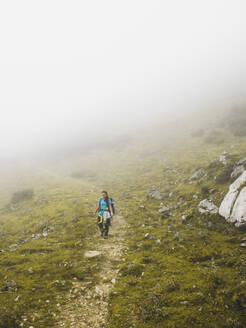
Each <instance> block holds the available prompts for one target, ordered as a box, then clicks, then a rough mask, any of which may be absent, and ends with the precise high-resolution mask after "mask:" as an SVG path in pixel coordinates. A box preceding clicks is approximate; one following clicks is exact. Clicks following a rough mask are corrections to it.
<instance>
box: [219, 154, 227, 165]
mask: <svg viewBox="0 0 246 328" xmlns="http://www.w3.org/2000/svg"><path fill="white" fill-rule="evenodd" d="M225 155H226V154H225V152H224V153H223V154H222V155H220V156H219V161H220V162H221V163H222V164H224V165H226V163H227V162H226V156H225Z"/></svg>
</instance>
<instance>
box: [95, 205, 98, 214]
mask: <svg viewBox="0 0 246 328" xmlns="http://www.w3.org/2000/svg"><path fill="white" fill-rule="evenodd" d="M98 210H99V204H98V205H97V208H96V211H95V214H97V212H98Z"/></svg>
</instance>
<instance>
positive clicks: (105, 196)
mask: <svg viewBox="0 0 246 328" xmlns="http://www.w3.org/2000/svg"><path fill="white" fill-rule="evenodd" d="M102 197H103V198H107V197H108V193H107V191H105V190H103V191H102Z"/></svg>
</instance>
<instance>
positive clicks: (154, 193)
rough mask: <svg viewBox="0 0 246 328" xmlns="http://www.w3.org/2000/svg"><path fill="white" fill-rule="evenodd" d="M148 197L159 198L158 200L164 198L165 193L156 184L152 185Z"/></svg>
mask: <svg viewBox="0 0 246 328" xmlns="http://www.w3.org/2000/svg"><path fill="white" fill-rule="evenodd" d="M148 198H154V199H157V200H162V199H163V195H162V193H161V192H160V191H159V190H157V188H156V187H155V186H152V188H151V189H150V191H149V194H148Z"/></svg>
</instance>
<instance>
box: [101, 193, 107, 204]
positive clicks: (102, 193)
mask: <svg viewBox="0 0 246 328" xmlns="http://www.w3.org/2000/svg"><path fill="white" fill-rule="evenodd" d="M102 194H106V198H105V200H106V203H107V204H108V192H107V191H106V190H103V191H102Z"/></svg>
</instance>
